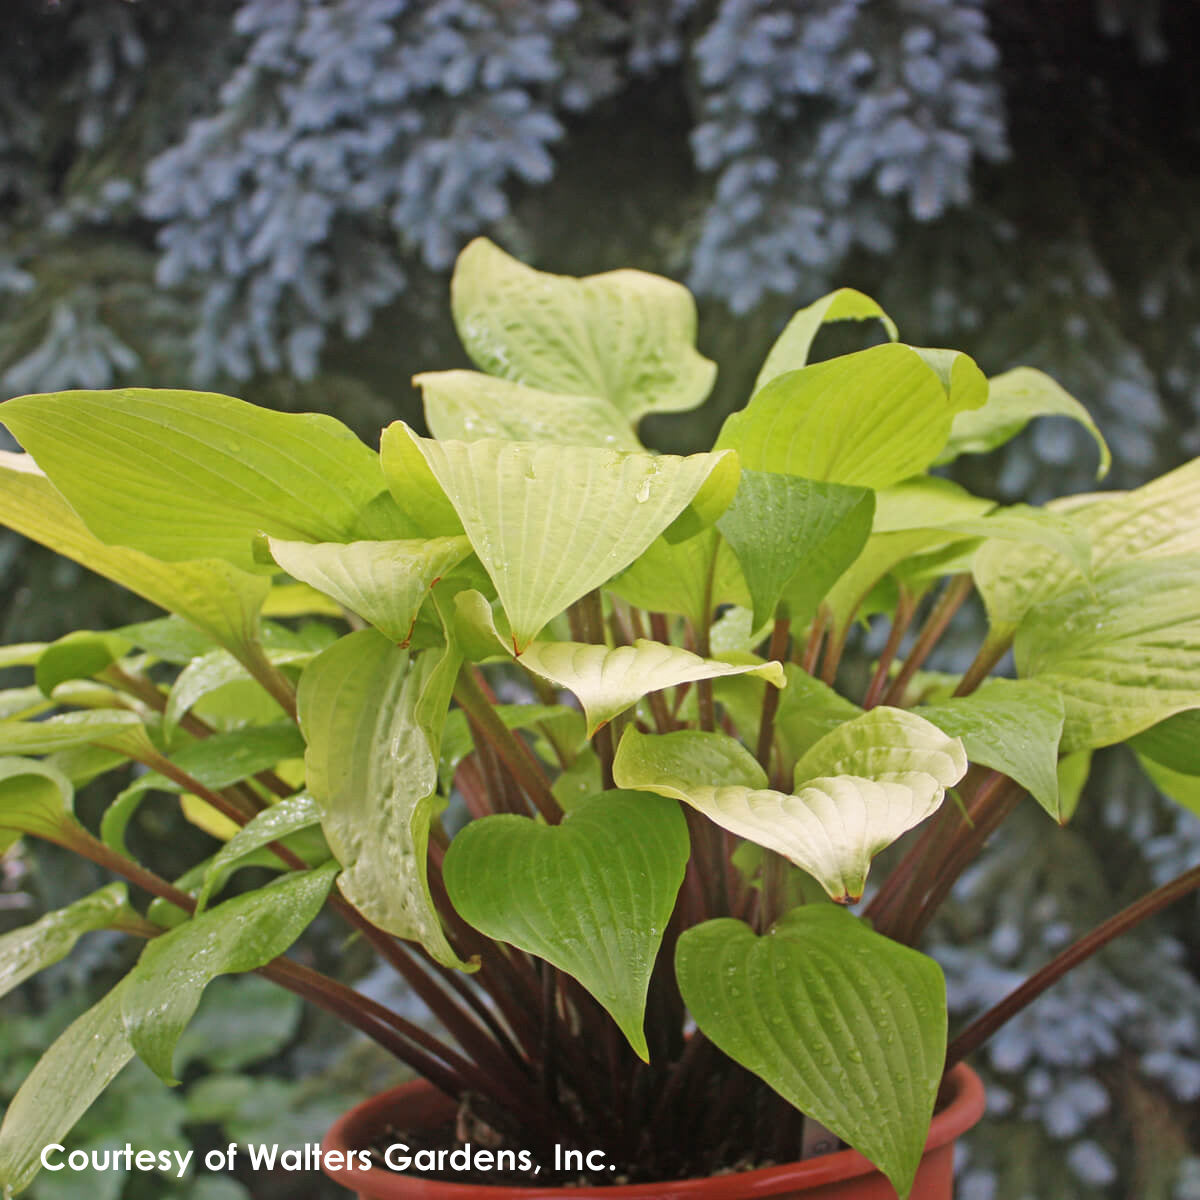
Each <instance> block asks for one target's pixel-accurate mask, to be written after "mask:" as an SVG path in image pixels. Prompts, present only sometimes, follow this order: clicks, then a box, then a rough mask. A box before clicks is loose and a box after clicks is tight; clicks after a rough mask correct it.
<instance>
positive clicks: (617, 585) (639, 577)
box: [607, 529, 753, 629]
mask: <svg viewBox="0 0 1200 1200" xmlns="http://www.w3.org/2000/svg"><path fill="white" fill-rule="evenodd" d="M607 588H608V590H609V591H612V592H615V593H616V594H617V595H618V596H620V597H622V598H623V599H625V600H627V601H628V602H629V603H630V604H633V605H636V606H637V607H638V608H643V609H645V610H646V611H647V612H665V613H678V614H679V615H680V616H682V617H686V618H687V619H688V621H689V622H690V623H691V625H692V628H693V629H703V628H705V627H707V626H708V624H709V622H710V621H711V620H712V614H713V610H714V609H715V608H716V607H717V606H718V605H721V604H738V605H743V606H748V605H750V604H752V603H753V600H752V599H751V597H750V592H749V590H748V588H747V586H746V581H745V579H744V578H743V575H742V569H741V566H740V565H739V564H738V561H737V557H736V555H735V554H734V552H733V549H732V547H731V546H730V545H729V543H728V542H727V541H725V540H724V538H722V537H721V535H720V534H719V533H718V532H717V530H716V529H706V530H705V531H704V532H703V533H698V534H696V535H695V536H694V537H690V538H687V539H686V540H684V541H681V542H675V543H672V542H669V541H667V539H666V538H665V537H660V538H656V539H655V540H654V541H653V542H651V543H650V545H649V546H648V547H647V549H646V550H645V552H644V553H643V554H642V555H641V556H640V557H639V558H638V559H637V561H636V562H634V563H633V565H632V566H630V567H629V568H628V569H627V570H625V571H623V572H622V573H621V574H620V575H618V576H617V577H616V578H615V579H612V580H610V581H609V583H608V584H607Z"/></svg>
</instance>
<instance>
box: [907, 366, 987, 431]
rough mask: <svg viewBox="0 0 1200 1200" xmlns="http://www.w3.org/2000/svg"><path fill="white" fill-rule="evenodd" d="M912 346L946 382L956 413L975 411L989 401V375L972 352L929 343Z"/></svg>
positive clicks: (948, 397)
mask: <svg viewBox="0 0 1200 1200" xmlns="http://www.w3.org/2000/svg"><path fill="white" fill-rule="evenodd" d="M912 349H913V350H914V351H915V352H916V353H917V354H918V355H920V357H921V358H922V359H923V360H924V361H925V363H926V364H927V365H928V367H929V369H930V370H931V371H933V373H934V374H935V375H936V376H937V377H938V378H939V379H940V380H941V381H942V387H943V388H945V390H946V399H947V401H948V402H949V404H950V408H951V409H952V410H953V411H954V413H955V414H958V413H962V412H970V411H973V410H975V409H978V408H980V407H982V406H983V405H984V404H985V403H986V402H987V397H988V381H987V376H986V375H984V373H983V372H982V371H981V370H980V369H979V366H978V365H977V364H976V362H975V360H974V359H973V358H972V357H971V356H970V355H969V354H964V353H963V352H962V351H961V350H937V349H932V348H930V347H927V346H913V347H912ZM955 419H957V415H956V418H955ZM952 428H953V427H952Z"/></svg>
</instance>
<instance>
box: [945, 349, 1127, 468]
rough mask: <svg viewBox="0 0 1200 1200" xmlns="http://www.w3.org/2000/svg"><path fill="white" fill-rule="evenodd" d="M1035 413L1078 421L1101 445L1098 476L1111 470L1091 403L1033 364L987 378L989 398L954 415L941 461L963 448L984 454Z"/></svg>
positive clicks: (1030, 418) (952, 456) (1023, 425)
mask: <svg viewBox="0 0 1200 1200" xmlns="http://www.w3.org/2000/svg"><path fill="white" fill-rule="evenodd" d="M1034 417H1070V418H1071V420H1073V421H1078V422H1079V424H1081V425H1082V426H1083V427H1084V428H1085V429H1086V430H1087V431H1088V433H1090V434H1091V435H1092V438H1093V439H1094V440H1095V442H1096V445H1097V447H1098V448H1099V450H1100V467H1099V470H1098V471H1097V472H1096V474H1097V477H1100V478H1102V477H1103V476H1105V475H1107V474H1108V469H1109V467H1110V466H1111V465H1112V454H1111V453H1110V451H1109V449H1108V444H1107V443H1106V442H1105V440H1104V438H1103V436H1102V435H1101V433H1100V430H1099V429H1097V428H1096V423H1095V422H1094V421H1093V420H1092V418H1091V416H1090V415H1089V413H1088V411H1087V409H1086V408H1084V407H1083V405H1082V404H1080V403H1079V401H1078V400H1076V399H1075V397H1074V396H1072V395H1070V394H1069V393H1068V392H1066V391H1065V390H1064V389H1063V388H1062V387H1061V386H1060V385H1059V384H1057V383H1056V382H1055V381H1054V380H1053V379H1051V378H1050V376H1049V375H1046V374H1044V373H1043V372H1042V371H1037V370H1035V369H1034V368H1033V367H1017V368H1016V369H1015V370H1012V371H1005V372H1004V374H1003V375H996V376H993V378H992V379H991V380H989V383H988V390H987V403H986V404H984V405H983V406H982V407H980V408H976V409H973V410H971V411H964V412H960V413H958V414H957V416H955V418H954V425H953V426H952V427H951V430H950V439H949V441H947V443H946V446H945V448H944V449H943V450H942V453H941V454H940V455H939V456H938V463H939V464H940V463H948V462H952V461H953V460H954V459H956V458H957V457H958V456H959V455H960V454H986V453H987V452H988V451H989V450H994V449H996V447H997V446H1003V445H1004V443H1005V442H1007V441H1009V440H1010V439H1011V438H1014V437H1016V436H1017V434H1018V433H1020V432H1021V430H1022V429H1024V428H1025V426H1026V425H1028V424H1029V422H1030V421H1031V420H1033V418H1034Z"/></svg>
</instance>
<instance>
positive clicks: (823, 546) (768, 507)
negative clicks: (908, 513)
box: [717, 471, 875, 626]
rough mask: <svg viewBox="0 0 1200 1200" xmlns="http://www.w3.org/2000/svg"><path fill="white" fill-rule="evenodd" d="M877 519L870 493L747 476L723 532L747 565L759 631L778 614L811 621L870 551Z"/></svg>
mask: <svg viewBox="0 0 1200 1200" xmlns="http://www.w3.org/2000/svg"><path fill="white" fill-rule="evenodd" d="M874 511H875V499H874V496H873V495H872V493H871V492H870V491H868V490H867V489H865V488H852V487H846V486H844V485H842V484H836V483H814V482H813V481H812V480H810V479H801V478H800V477H799V476H796V475H774V474H768V473H766V472H762V471H743V472H742V477H741V484H740V486H739V487H738V491H737V495H736V496H735V497H734V499H733V503H732V504H731V505H730V506H729V508H728V509H727V510H726V511H725V514H724V516H722V517H721V519H720V520H719V521H718V522H717V528H718V529H719V530H720V531H721V534H722V536H723V537H724V538H725V539H726V540H727V541H728V542H729V544H730V546H732V547H733V552H734V554H736V555H737V559H738V562H739V564H740V565H741V568H742V574H743V575H744V576H745V579H746V585H747V587H748V588H749V589H750V595H751V597H752V598H753V600H754V624H755V626H760V625H762V624H764V623H765V622H767V621H769V620H771V618H772V617H774V616H775V615H776V614H777V612H778V614H779V615H781V616H785V617H789V618H791V619H792V620H793V621H804V622H806V621H808V620H810V619H811V618H812V617H813V615H814V614H815V613H816V611H817V606H818V604H819V603H820V602H821V599H822V598H823V597H824V595H825V593H826V592H828V590H829V589H830V587H831V586H832V585H833V584H834V582H835V581H836V580H837V579H838V577H839V576H840V575H841V574H842V572H843V571H845V570H846V568H847V567H848V566H849V565H850V564H851V563H852V562H853V561H854V560H855V559H856V558H857V557H858V555H859V553H860V552H861V551H862V548H863V546H864V545H865V544H866V541H867V537H868V535H869V534H870V532H871V520H872V516H873V514H874Z"/></svg>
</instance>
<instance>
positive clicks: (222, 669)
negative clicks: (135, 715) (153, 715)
mask: <svg viewBox="0 0 1200 1200" xmlns="http://www.w3.org/2000/svg"><path fill="white" fill-rule="evenodd" d="M313 657H314V651H312V650H299V649H294V650H289V649H283V650H269V651H266V658H267V660H268V661H269V662H271V663H273V664H274V665H275V666H287V665H289V664H291V665H303V664H304V663H306V662H309V661H311V659H312V658H313ZM239 684H240V685H244V690H245V691H246V692H247V695H248V696H253V697H254V698H255V703H254V704H253V706H252V705H251V704H249V703H246V704H243V705H239V706H238V715H239V717H241V718H242V719H243V720H245V719H246V718H247V717H248V716H249V715H250V713H251V712H252V711H263V710H265V712H266V713H267V714H268V715H269V719H270V720H272V721H274V720H276V719H277V718H278V717H279V716H280V714H281V713H282V711H283V710H282V709H281V708H280V707H279V705H278V704H277V703H276V702H275V701H274V700H273V699H271V698H270V697H269V696H267V694H266V693H265V692H263V690H262V689H261V688H260V687H259V685H258V684H257V683H254V682H253V681H252V680H251V678H250V676H249V674H248V673H247V671H246V668H245V667H244V666H243V665H242V664H241V663H240V662H239V661H238V660H237V659H236V658H235V657H234V656H233V655H231V654H227V653H226V652H225V651H224V650H210V651H209V652H208V653H207V654H202V655H200V657H199V658H194V659H192V661H191V662H190V663H188V665H187V666H186V667H184V669H183V670H182V671H180V672H179V674H178V675H177V676H176V677H175V682H174V683H173V684H172V685H171V691H170V693H169V694H168V696H167V707H166V710H165V711H164V713H163V723H164V725H165V726H166V727H167V729H168V730H170V729H173V728H174V727H175V726H176V725H177V724H178V723H179V722H180V721H182V720H183V718H184V716H185V715H186V714H187V713H189V712H191V710H192V709H193V708H195V707H196V705H198V704H200V703H201V701H203V700H204V699H205V698H206V697H209V696H212V695H213V694H214V693H216V692H219V691H221V690H222V689H226V688H229V687H231V685H239Z"/></svg>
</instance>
